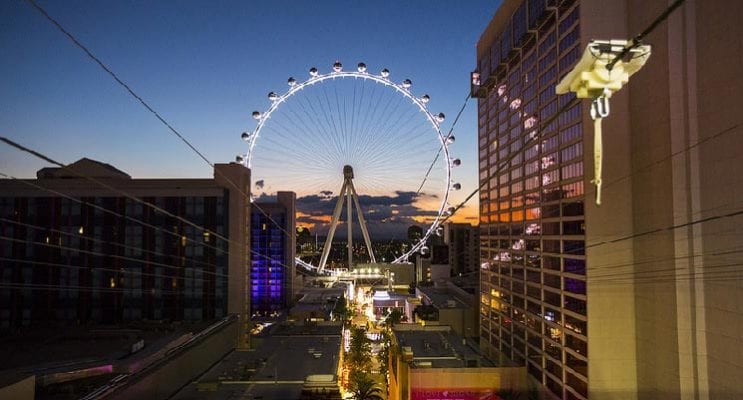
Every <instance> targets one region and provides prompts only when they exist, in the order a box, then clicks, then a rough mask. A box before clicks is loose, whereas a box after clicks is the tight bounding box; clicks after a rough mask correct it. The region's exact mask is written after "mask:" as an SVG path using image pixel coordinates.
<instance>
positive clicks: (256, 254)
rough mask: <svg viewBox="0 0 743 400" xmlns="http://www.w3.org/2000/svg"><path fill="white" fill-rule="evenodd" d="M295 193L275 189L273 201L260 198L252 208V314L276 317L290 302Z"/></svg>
mask: <svg viewBox="0 0 743 400" xmlns="http://www.w3.org/2000/svg"><path fill="white" fill-rule="evenodd" d="M296 202H297V195H296V193H294V192H278V193H276V197H275V200H266V199H261V198H259V199H258V200H256V201H255V202H254V203H253V204H252V206H251V208H252V210H251V212H252V217H251V227H250V233H251V241H250V247H251V250H252V259H251V262H250V280H251V284H250V288H251V289H250V306H251V316H252V317H256V318H261V317H272V316H278V314H280V313H281V311H283V310H286V309H288V308H289V307H290V306H291V304H292V303H293V300H294V299H293V297H294V293H295V291H296V290H297V289H298V288H295V285H294V281H295V278H296V271H295V268H294V264H295V263H294V259H295V257H296V254H297V238H296V234H295V232H296V225H297V222H296Z"/></svg>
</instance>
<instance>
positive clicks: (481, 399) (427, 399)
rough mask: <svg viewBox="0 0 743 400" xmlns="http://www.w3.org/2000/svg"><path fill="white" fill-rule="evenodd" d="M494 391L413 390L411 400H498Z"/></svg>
mask: <svg viewBox="0 0 743 400" xmlns="http://www.w3.org/2000/svg"><path fill="white" fill-rule="evenodd" d="M498 399H499V397H498V395H497V394H496V393H495V391H494V390H493V389H413V390H412V391H411V393H410V400H498Z"/></svg>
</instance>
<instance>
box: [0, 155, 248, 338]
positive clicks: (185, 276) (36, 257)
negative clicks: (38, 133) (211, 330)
mask: <svg viewBox="0 0 743 400" xmlns="http://www.w3.org/2000/svg"><path fill="white" fill-rule="evenodd" d="M214 168H215V172H214V175H215V176H214V179H133V178H131V177H130V176H129V175H128V174H126V173H124V172H122V171H120V170H119V169H117V168H115V167H113V166H111V165H108V164H104V163H101V162H98V161H94V160H90V159H87V158H83V159H81V160H79V161H77V162H75V163H72V164H70V165H68V166H67V167H65V168H44V169H41V170H39V171H38V172H37V178H38V179H1V180H0V332H3V331H14V330H17V329H22V328H23V327H27V326H39V325H40V326H59V327H63V326H65V325H69V324H72V325H75V324H91V323H93V324H112V325H115V324H119V323H126V322H128V321H138V320H155V321H158V320H167V321H183V320H186V321H188V320H191V321H199V320H211V319H214V318H220V317H224V316H226V315H227V314H236V315H237V316H238V318H239V321H240V327H241V329H240V330H239V332H240V333H239V337H238V338H236V339H237V345H238V346H239V347H247V345H248V343H247V338H248V336H247V330H248V321H249V318H248V317H249V308H250V303H249V302H250V297H249V284H250V276H249V270H248V265H249V262H250V253H249V247H248V245H249V238H250V232H249V230H248V228H249V225H250V212H249V210H250V201H249V199H248V196H249V190H250V170H249V169H247V168H245V167H243V166H242V165H240V164H216V165H215V167H214ZM86 178H89V179H86ZM111 188H113V189H111ZM135 198H136V199H138V200H140V201H136V200H134V199H135ZM143 202H144V203H149V204H151V206H149V205H147V204H144V203H143ZM168 214H170V215H168ZM173 216H177V218H176V217H173ZM202 228H204V229H202Z"/></svg>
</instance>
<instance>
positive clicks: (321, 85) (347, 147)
mask: <svg viewBox="0 0 743 400" xmlns="http://www.w3.org/2000/svg"><path fill="white" fill-rule="evenodd" d="M286 83H287V89H286V91H283V93H281V92H279V91H272V92H270V93H268V100H269V101H270V105H269V107H268V108H267V109H266V110H265V111H263V112H260V111H255V112H253V114H252V117H253V119H254V120H255V121H256V125H255V127H254V128H253V129H252V130H250V131H247V132H244V133H243V134H242V139H243V140H244V141H246V142H247V152H245V153H243V154H240V155H238V156H237V161H238V162H240V163H242V164H243V165H245V166H247V167H249V168H250V169H251V176H252V182H253V187H252V188H251V193H252V196H253V198H254V199H260V198H261V197H262V196H265V195H270V194H273V193H276V192H278V191H294V192H295V193H297V224H298V226H302V225H304V226H311V227H313V228H315V230H316V232H317V231H325V230H326V231H327V233H328V235H327V237H328V239H327V243H326V245H325V246H324V248H323V251H324V253H327V252H328V251H329V250H328V249H329V247H330V244H331V242H332V238H333V234H334V232H335V227H336V225H337V224H338V223H339V222H340V220H341V219H343V221H345V223H346V225H347V227H348V230H347V231H348V233H347V242H348V252H349V253H348V254H349V256H348V257H349V266H350V265H351V263H352V260H351V257H352V255H351V254H352V252H353V248H352V244H351V240H352V237H353V236H355V235H356V233H353V232H355V231H354V230H353V229H352V221H353V218H352V215H353V209H354V207H353V204H354V203H355V205H356V207H355V209H356V212H357V218H359V222H360V223H359V224H358V225H357V228H358V230H361V231H362V232H361V233H362V234H363V236H364V241H365V242H366V245H367V252H368V255H369V256H370V258H371V260H372V262H374V254H373V251H372V248H371V244H370V238H369V236H371V237H373V238H377V237H382V236H385V237H389V236H390V235H393V236H394V235H396V234H397V235H399V231H400V229H401V228H402V227H403V226H405V227H407V226H409V225H411V224H413V223H415V224H417V225H423V226H425V228H424V229H423V234H422V235H421V237H420V238H417V239H416V240H415V241H414V242H413V243H411V244H410V245H409V246H408V247H407V248H404V249H403V250H401V251H400V252H399V253H397V254H394V257H393V258H391V259H390V260H384V261H387V262H392V263H400V262H407V261H408V259H409V258H410V257H411V256H412V255H413V254H415V253H422V254H424V255H425V254H427V253H428V252H429V248H428V246H427V245H426V243H427V241H428V240H429V238H430V237H431V236H432V235H440V234H441V231H442V228H441V227H440V224H441V222H442V219H443V218H444V217H446V216H447V215H450V214H451V213H452V212H453V210H454V207H452V205H451V204H450V203H449V194H450V191H451V190H459V189H461V185H460V184H459V183H456V182H454V180H453V178H452V169H453V168H454V167H456V166H459V165H460V164H461V161H460V160H459V159H457V158H453V157H451V155H450V149H449V146H450V145H451V144H452V143H454V141H455V138H454V136H453V135H451V134H448V135H447V134H445V133H443V132H442V123H443V122H444V120H445V116H444V114H443V113H432V112H431V111H430V110H429V108H428V106H429V105H430V103H429V102H430V100H431V98H430V97H429V96H428V95H427V94H422V95H416V94H414V93H413V91H412V86H413V83H412V81H411V80H410V79H404V80H400V81H399V82H397V81H395V80H393V78H392V75H391V73H390V71H389V70H388V69H386V68H385V69H382V70H381V71H380V72H379V74H375V73H372V72H370V71H369V70H368V69H367V66H366V65H365V64H364V63H358V65H357V67H356V69H355V70H344V69H343V65H342V64H341V63H340V62H335V63H334V64H333V67H332V69H331V70H330V71H329V72H327V73H321V72H320V71H318V69H317V68H315V67H313V68H310V69H309V74H308V77H307V78H306V79H304V80H302V79H297V78H294V77H290V78H288V79H287V82H286ZM341 184H342V187H341V190H340V191H338V190H337V189H338V187H339V186H341ZM344 196H347V199H348V202H347V203H348V204H347V209H346V217H345V218H341V213H342V212H341V211H339V209H340V208H342V203H343V202H344V198H343V197H344ZM352 198H353V201H352ZM367 225H368V230H367ZM395 232H397V233H395ZM323 256H324V257H322V258H321V261H320V263H319V265H310V264H308V263H307V262H306V261H304V260H302V259H301V258H300V257H298V258H297V260H296V261H297V263H298V264H301V265H304V266H306V267H314V268H317V269H318V270H320V271H322V270H323V268H324V267H325V261H326V259H327V254H323Z"/></svg>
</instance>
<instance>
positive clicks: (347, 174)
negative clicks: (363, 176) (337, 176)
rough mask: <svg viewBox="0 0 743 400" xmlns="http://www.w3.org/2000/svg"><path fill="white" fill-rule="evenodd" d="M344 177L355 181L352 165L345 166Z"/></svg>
mask: <svg viewBox="0 0 743 400" xmlns="http://www.w3.org/2000/svg"><path fill="white" fill-rule="evenodd" d="M343 177H344V178H351V179H353V167H352V166H350V165H344V166H343Z"/></svg>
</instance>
